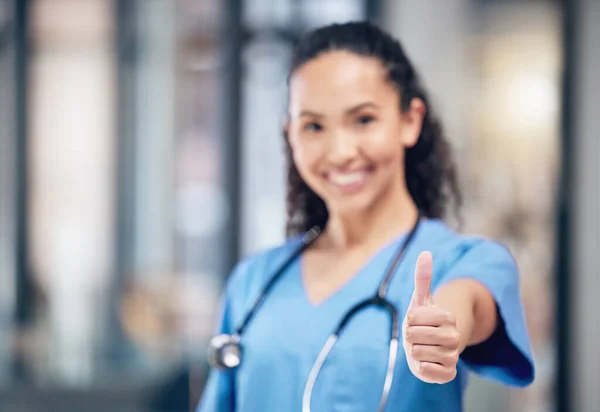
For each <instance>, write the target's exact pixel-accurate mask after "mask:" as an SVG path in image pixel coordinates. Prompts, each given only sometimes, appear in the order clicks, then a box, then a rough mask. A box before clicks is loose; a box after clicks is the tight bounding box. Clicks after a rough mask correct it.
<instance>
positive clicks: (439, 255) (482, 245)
mask: <svg viewBox="0 0 600 412" xmlns="http://www.w3.org/2000/svg"><path fill="white" fill-rule="evenodd" d="M421 244H422V246H423V248H424V250H425V249H426V248H430V249H431V252H432V254H433V257H434V265H435V266H437V268H438V270H439V271H440V272H448V271H453V270H454V269H455V268H457V267H458V268H460V269H461V270H466V269H467V268H468V267H473V268H477V267H482V266H494V267H496V268H497V267H499V266H501V267H502V268H504V269H506V270H507V271H508V272H511V273H516V271H517V266H516V263H515V259H514V257H513V255H512V254H511V252H510V250H509V249H508V247H507V246H506V245H504V244H503V243H501V242H500V241H497V240H494V239H491V238H488V237H485V236H480V235H467V234H462V233H459V232H458V231H456V230H454V229H452V228H450V227H449V226H448V225H447V224H446V223H444V222H443V221H441V220H435V219H433V220H428V221H426V224H425V225H424V230H423V234H422V240H421Z"/></svg>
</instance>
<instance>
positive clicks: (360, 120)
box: [356, 114, 375, 126]
mask: <svg viewBox="0 0 600 412" xmlns="http://www.w3.org/2000/svg"><path fill="white" fill-rule="evenodd" d="M374 120H375V118H374V117H373V116H370V115H366V114H365V115H362V116H359V117H357V118H356V123H357V124H359V125H363V126H365V125H368V124H369V123H372V122H373V121H374Z"/></svg>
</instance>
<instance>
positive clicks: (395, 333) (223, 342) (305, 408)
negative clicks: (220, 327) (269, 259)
mask: <svg viewBox="0 0 600 412" xmlns="http://www.w3.org/2000/svg"><path fill="white" fill-rule="evenodd" d="M420 221H421V215H420V214H419V215H418V217H417V220H416V222H415V224H414V225H413V227H412V229H411V231H410V232H409V234H408V236H407V237H406V239H405V240H404V242H402V243H401V244H400V246H399V247H398V249H397V251H396V253H395V254H394V257H393V259H392V260H391V262H390V265H389V266H388V269H387V271H386V274H385V276H384V278H383V280H382V281H381V283H380V284H379V288H378V289H377V292H376V293H375V295H374V296H372V297H370V298H368V299H365V300H363V301H361V302H359V303H357V304H356V305H354V306H353V307H352V308H350V310H348V312H346V314H345V315H344V317H343V318H342V320H341V321H340V323H339V324H338V326H337V327H336V328H335V330H334V332H333V333H332V334H331V335H330V336H329V338H327V341H325V345H324V346H323V348H322V349H321V352H320V353H319V355H318V356H317V360H316V361H315V363H314V365H313V367H312V369H311V371H310V374H309V375H308V379H307V381H306V385H305V386H304V394H303V396H302V412H310V401H311V397H312V392H313V388H314V386H315V383H316V381H317V377H318V376H319V372H320V371H321V367H322V366H323V364H324V363H325V360H326V359H327V356H328V355H329V352H331V349H332V348H333V346H334V345H335V343H336V341H337V340H338V338H339V336H340V334H341V333H342V331H343V330H344V328H345V327H346V325H347V324H348V322H350V320H351V319H352V318H353V317H354V315H356V314H357V313H358V312H360V311H361V310H363V309H365V308H367V307H370V306H377V307H380V308H382V309H384V310H386V311H387V312H388V314H389V315H390V318H391V324H390V332H391V335H390V342H389V351H388V364H387V371H386V374H385V381H384V384H383V392H382V395H381V400H380V402H379V407H378V409H377V410H378V411H379V412H382V411H383V409H384V408H385V405H386V403H387V399H388V396H389V394H390V390H391V388H392V382H393V380H394V369H395V366H396V358H397V356H398V345H399V334H400V329H399V324H398V317H399V316H398V310H397V309H396V307H395V306H394V304H393V303H391V302H390V301H389V300H388V299H387V292H388V288H389V284H390V281H391V280H392V276H393V275H394V272H395V271H396V268H397V267H398V265H399V264H400V262H401V261H402V258H403V257H404V255H405V253H406V250H407V248H408V245H409V244H410V242H411V241H412V239H413V237H414V236H415V233H416V232H417V229H418V227H419V223H420ZM320 234H321V230H320V229H319V228H318V227H314V228H312V229H310V230H309V231H308V232H307V233H306V234H305V235H304V236H303V238H302V245H301V246H300V247H299V248H298V249H297V250H296V251H294V253H292V255H291V256H289V257H288V259H287V260H286V261H284V262H283V264H282V265H281V266H280V267H279V269H278V270H277V271H276V272H275V274H274V275H273V276H272V277H271V279H270V280H269V281H268V282H267V284H266V285H265V287H264V288H263V291H262V292H261V294H260V295H259V296H258V299H257V300H256V301H255V303H254V305H253V306H252V308H251V309H250V310H249V311H248V313H247V314H246V316H245V317H244V320H243V321H242V323H241V325H240V326H239V327H238V328H237V329H236V330H235V332H234V333H232V334H221V335H218V336H215V337H213V338H212V339H211V341H210V343H209V347H208V360H209V362H210V364H211V366H212V367H214V368H216V369H219V370H231V369H234V368H236V367H237V366H239V364H240V363H241V361H242V347H241V344H240V341H241V336H242V334H243V333H244V330H245V329H246V327H247V326H248V324H249V323H250V320H252V318H253V317H254V315H255V314H256V312H257V311H258V309H259V308H260V306H261V305H262V304H263V302H264V300H265V298H266V296H267V294H268V293H269V291H270V290H271V288H272V287H273V285H274V284H275V283H276V282H277V280H279V278H280V277H281V276H282V275H283V274H284V273H285V270H286V269H287V268H288V266H289V265H290V264H291V263H292V262H293V261H294V260H295V259H296V258H298V257H299V256H300V255H301V254H302V253H303V252H304V251H305V250H306V249H307V248H308V247H309V246H310V245H311V244H312V243H313V242H314V241H315V240H316V239H317V238H318V237H319V235H320Z"/></svg>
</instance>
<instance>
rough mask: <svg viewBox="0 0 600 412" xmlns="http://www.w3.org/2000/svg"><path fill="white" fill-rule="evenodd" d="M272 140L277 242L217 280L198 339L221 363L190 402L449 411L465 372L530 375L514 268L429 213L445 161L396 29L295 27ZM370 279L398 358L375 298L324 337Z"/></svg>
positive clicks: (506, 378)
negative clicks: (282, 161)
mask: <svg viewBox="0 0 600 412" xmlns="http://www.w3.org/2000/svg"><path fill="white" fill-rule="evenodd" d="M286 142H287V143H288V149H289V150H288V154H289V171H288V173H289V179H288V182H289V187H288V205H289V221H288V232H289V235H290V236H289V240H288V241H287V242H286V243H285V244H283V245H281V246H280V247H276V248H273V249H271V250H268V251H265V252H263V253H260V254H257V255H255V256H252V257H250V258H247V259H245V260H243V261H242V262H241V263H240V264H238V266H237V267H236V268H235V270H234V272H233V274H232V276H231V277H230V279H229V281H228V284H227V287H226V292H225V296H224V307H223V312H222V320H221V324H220V330H219V332H220V333H221V334H224V335H222V336H220V337H219V338H217V339H216V340H215V341H213V342H212V346H213V356H216V358H215V359H217V358H218V359H217V361H216V363H217V364H218V363H219V361H220V362H221V363H220V366H221V367H222V369H224V370H213V372H212V373H211V375H210V378H209V380H208V383H207V386H206V388H205V391H204V394H203V397H202V400H201V401H200V405H199V407H198V410H199V411H202V412H209V411H210V412H212V411H252V412H255V411H261V412H271V411H273V412H281V411H286V412H287V411H301V410H302V411H309V410H313V411H377V410H386V411H396V412H398V411H406V412H409V411H410V412H415V411H438V410H439V411H444V412H452V411H460V410H461V409H462V393H463V390H464V387H465V384H466V374H467V371H473V372H475V373H478V374H479V375H481V376H484V377H487V378H491V379H494V380H496V381H499V382H501V383H504V384H508V385H514V386H525V385H527V384H529V383H530V382H532V381H533V375H534V372H533V362H532V356H531V351H530V344H529V338H528V334H527V330H526V327H525V322H524V317H523V310H522V306H521V302H520V292H519V279H518V270H517V267H516V265H515V262H514V261H513V259H512V257H511V255H510V254H509V252H508V251H507V250H506V249H505V248H503V247H502V246H501V245H499V244H496V243H493V242H491V241H489V240H485V239H480V238H470V237H465V236H462V235H459V234H457V233H455V232H453V231H452V230H451V229H449V228H448V227H447V226H446V225H445V224H444V223H443V222H442V221H441V218H442V216H443V215H444V213H445V212H446V209H447V208H448V204H449V203H450V202H451V201H453V200H454V201H458V200H459V193H458V189H457V183H456V177H455V169H454V165H453V162H452V160H451V154H450V149H449V146H448V143H447V141H446V140H445V138H444V136H443V134H442V131H441V128H440V126H439V123H438V121H437V120H436V119H435V117H434V116H433V114H432V111H431V106H430V104H429V102H428V99H427V95H426V93H425V91H424V89H423V87H422V86H421V83H420V81H419V79H418V77H417V74H416V72H415V70H414V68H413V67H412V65H411V63H410V62H409V60H408V58H407V57H406V55H405V54H404V52H403V50H402V48H401V46H400V44H399V43H398V42H397V41H395V40H394V39H392V38H391V37H390V36H389V35H388V34H386V33H384V32H383V31H381V30H380V29H379V28H377V27H375V26H374V25H372V24H370V23H363V22H359V23H346V24H336V25H331V26H327V27H323V28H320V29H317V30H316V31H314V32H312V33H310V34H308V35H307V36H306V37H305V38H303V39H302V41H301V42H300V44H299V45H298V47H297V50H296V53H295V55H294V58H293V61H292V70H291V73H290V77H289V121H288V123H287V125H286ZM455 203H456V204H458V203H457V202H455ZM417 223H418V224H417ZM313 227H317V228H320V229H322V234H321V235H320V236H316V238H315V236H314V234H315V233H314V232H313V231H310V229H311V228H313ZM306 233H309V235H310V236H308V237H310V238H311V239H309V240H306V239H305V238H306V237H302V235H304V234H306ZM313 238H315V239H314V240H313ZM303 239H305V240H306V244H304V243H303ZM311 240H312V241H311ZM302 245H304V247H303V246H302ZM402 248H404V250H403V253H402V256H401V258H400V260H399V265H398V267H397V268H396V269H395V270H393V271H392V272H393V277H392V278H391V279H388V280H389V283H387V282H384V283H385V285H384V286H383V287H380V286H381V281H382V278H383V277H384V275H385V273H386V269H387V268H388V267H389V265H390V262H391V261H392V260H393V257H394V256H395V255H396V252H397V251H398V250H399V249H402ZM283 263H288V264H287V265H283V266H282V264H283ZM275 274H277V275H278V277H277V278H276V279H275V280H274V281H273V282H270V283H271V286H272V287H270V288H269V290H268V291H267V293H266V296H265V298H264V300H261V301H260V302H261V303H260V304H259V307H258V308H257V309H256V310H255V311H251V309H252V308H253V306H255V303H256V301H257V299H258V298H259V296H261V293H263V292H264V289H265V287H266V286H267V283H269V281H270V280H271V279H273V276H274V275H275ZM382 290H383V294H382V295H381V296H380V297H385V298H386V299H387V300H388V301H390V302H391V303H392V304H393V305H394V307H395V308H396V309H397V311H398V316H399V319H400V322H401V323H402V325H401V326H400V327H398V328H395V329H394V327H392V336H393V335H394V333H398V334H400V335H401V336H400V338H399V339H400V340H401V342H400V344H399V348H398V353H397V358H396V357H395V352H394V340H393V339H392V340H390V316H389V314H390V313H392V312H391V309H390V306H389V305H388V306H386V304H385V303H382V302H384V301H383V300H381V299H379V298H373V299H372V300H371V301H369V302H371V303H375V304H372V305H370V306H367V307H364V308H363V309H362V310H360V311H359V312H357V313H356V314H355V315H354V316H353V317H352V318H351V319H350V321H349V322H347V323H345V327H344V329H343V331H342V332H341V333H340V334H339V336H338V339H337V340H336V339H335V338H334V339H328V338H329V337H330V335H331V333H332V332H333V331H334V330H335V329H336V328H337V327H338V325H339V323H340V321H341V319H342V318H343V317H344V316H345V315H346V314H347V313H348V310H349V309H350V308H352V307H353V306H355V305H356V304H357V303H359V302H362V301H365V299H369V298H370V297H372V296H374V294H375V292H378V291H379V292H381V291H382ZM249 313H251V315H250V316H248V314H249ZM247 316H248V319H249V322H246V324H245V325H244V328H243V331H239V327H240V325H242V324H243V321H244V318H245V317H247ZM392 325H393V323H392ZM246 326H247V327H246ZM398 329H401V330H398ZM234 332H241V333H240V336H241V338H239V340H240V345H239V347H241V354H242V355H243V356H241V355H240V356H241V363H240V364H239V366H238V363H239V362H240V359H239V358H238V352H237V350H238V346H236V345H235V343H236V342H237V339H238V336H236V335H234V338H231V337H230V336H229V335H228V334H233V333H234ZM228 339H229V340H228ZM231 339H233V340H234V341H235V342H233V343H232V341H231ZM332 344H333V345H332ZM324 345H325V350H323V347H324ZM232 348H233V349H232ZM232 350H233V352H232ZM327 350H330V351H329V353H328V356H327V357H326V360H324V361H323V356H322V355H323V354H324V353H326V352H327ZM215 353H216V354H217V355H218V356H217V355H215ZM232 353H233V355H235V356H233V355H232ZM230 355H231V356H230ZM219 356H220V358H219ZM322 361H323V362H322ZM315 364H316V365H317V366H315ZM317 372H318V373H317ZM387 372H389V374H388V375H389V376H388V378H387V379H386V373H387ZM390 378H393V379H391V380H390ZM390 385H391V386H390ZM384 405H385V407H384Z"/></svg>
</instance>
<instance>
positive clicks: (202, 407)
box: [196, 261, 247, 412]
mask: <svg viewBox="0 0 600 412" xmlns="http://www.w3.org/2000/svg"><path fill="white" fill-rule="evenodd" d="M246 266H247V261H244V262H241V263H238V264H237V266H236V267H235V268H234V270H233V271H232V273H231V275H230V277H229V280H228V281H227V286H226V288H225V292H224V293H223V296H222V297H221V301H220V309H219V318H218V322H217V328H216V331H215V334H222V333H232V331H233V325H232V323H233V322H232V314H231V306H232V297H231V295H232V293H231V290H232V287H233V286H232V285H233V284H234V283H237V280H238V278H239V277H240V276H241V274H242V272H244V271H245V270H246ZM234 374H235V372H234V371H219V370H216V369H212V370H211V371H210V374H209V376H208V380H207V381H206V385H205V386H204V391H203V392H202V397H201V398H200V403H199V404H198V408H197V409H196V412H233V411H234V410H235V391H234Z"/></svg>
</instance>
